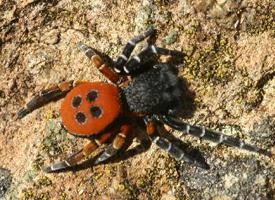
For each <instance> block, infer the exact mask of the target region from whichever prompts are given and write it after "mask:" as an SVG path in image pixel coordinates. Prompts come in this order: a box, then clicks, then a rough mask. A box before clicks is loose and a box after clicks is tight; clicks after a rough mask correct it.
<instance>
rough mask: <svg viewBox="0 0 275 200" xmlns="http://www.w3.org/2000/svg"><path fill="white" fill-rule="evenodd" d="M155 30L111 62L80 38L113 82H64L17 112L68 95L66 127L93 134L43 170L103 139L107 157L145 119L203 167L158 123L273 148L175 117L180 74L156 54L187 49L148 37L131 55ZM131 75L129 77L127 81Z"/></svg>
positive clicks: (73, 161) (78, 156)
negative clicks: (163, 45) (162, 44)
mask: <svg viewBox="0 0 275 200" xmlns="http://www.w3.org/2000/svg"><path fill="white" fill-rule="evenodd" d="M155 33H156V30H155V29H154V28H153V27H151V28H149V29H148V30H147V31H145V32H144V33H143V34H140V35H138V36H136V37H134V38H132V39H131V40H130V41H129V42H128V43H127V44H126V46H125V47H124V49H123V52H122V54H121V55H119V56H118V58H117V60H116V61H115V62H112V63H108V62H107V59H106V58H104V56H102V55H100V53H99V52H98V51H96V50H95V49H93V48H89V47H88V46H86V45H85V44H83V43H79V45H78V47H79V48H80V50H81V51H83V52H84V53H85V55H86V56H87V57H88V58H90V59H91V60H92V62H93V64H94V66H95V67H97V69H98V70H99V71H100V72H101V73H102V74H104V75H105V76H106V77H107V78H108V79H109V80H110V82H111V83H105V82H87V81H68V82H63V83H60V84H58V85H55V86H52V87H50V88H48V89H45V90H42V91H40V92H39V93H38V94H36V95H35V96H34V97H33V98H32V99H31V100H30V101H29V103H27V104H26V106H25V107H23V108H22V109H21V110H20V111H19V112H18V113H17V117H18V118H19V119H21V118H23V117H24V116H26V115H27V114H29V113H30V112H32V111H33V110H35V109H37V108H39V107H42V106H44V105H46V104H47V103H49V102H51V101H56V100H58V99H61V98H63V97H65V99H64V101H63V102H62V104H61V109H60V113H61V118H62V122H63V125H64V127H65V128H66V129H67V130H68V132H70V133H71V134H73V135H75V136H78V137H84V138H87V139H89V143H88V144H87V145H86V146H85V147H84V148H83V149H81V150H80V151H79V152H77V153H74V154H72V155H70V156H68V157H67V158H66V159H65V160H63V161H60V162H57V163H55V164H52V165H50V166H46V167H44V168H43V170H44V171H45V172H55V171H60V170H65V169H68V168H71V167H73V166H77V165H79V163H80V161H81V160H82V159H84V158H85V157H86V156H88V155H89V154H91V153H92V152H94V151H95V150H96V149H97V148H98V147H99V146H100V145H102V144H105V143H107V146H106V148H105V149H104V151H103V152H102V153H101V154H100V155H99V156H98V157H97V158H96V160H95V162H94V163H95V164H98V163H102V162H104V161H107V160H108V159H109V158H111V157H113V156H114V155H116V154H117V153H118V152H119V151H120V150H121V149H123V147H124V146H125V143H126V142H125V141H126V139H127V137H129V135H130V134H131V133H133V125H134V124H135V123H138V122H139V123H140V124H142V125H143V128H144V130H146V132H147V134H148V136H149V138H150V140H151V141H153V142H154V143H155V144H156V145H157V146H158V147H160V148H161V149H163V150H165V151H167V152H168V153H169V154H170V155H171V156H172V157H174V158H175V159H177V160H180V161H185V162H188V163H191V164H194V165H196V166H198V167H201V168H204V169H208V168H209V166H208V164H207V163H205V162H202V161H198V160H197V159H196V158H195V157H194V156H192V155H190V154H189V153H187V152H186V151H185V150H183V149H182V148H180V147H179V146H178V145H177V144H175V143H173V142H171V141H170V140H169V139H167V138H166V137H164V136H163V135H162V134H160V128H159V127H163V126H164V125H168V126H169V127H171V128H173V129H176V130H179V131H182V132H185V133H186V134H190V135H193V136H195V137H199V138H202V139H206V140H210V141H212V142H216V143H223V144H227V145H229V146H234V147H238V148H241V149H245V150H248V151H252V152H257V153H260V154H263V155H266V156H269V157H270V156H271V153H270V152H269V151H267V150H264V149H261V148H258V147H256V146H253V145H250V144H247V143H245V142H244V141H241V140H240V139H238V138H234V137H232V136H228V135H224V134H221V133H218V132H215V131H212V130H208V129H206V128H204V127H202V128H200V127H198V126H193V125H189V124H187V123H185V122H182V121H180V120H178V119H177V118H176V117H175V115H174V113H175V111H176V110H177V108H178V105H179V103H180V100H181V97H182V96H183V93H184V92H183V90H182V88H181V84H180V79H179V78H178V77H177V75H176V73H175V72H174V70H173V68H174V65H169V64H167V63H160V62H155V63H154V62H152V58H156V57H158V56H159V55H170V56H171V57H183V56H184V54H183V53H182V52H179V51H176V50H168V49H165V48H160V47H157V46H155V45H153V44H149V43H148V46H147V47H146V48H145V49H144V50H142V51H141V52H140V53H138V54H137V55H135V56H133V57H130V56H131V53H132V51H133V50H134V48H135V46H136V45H137V44H138V43H139V42H141V41H143V40H145V39H146V38H149V39H150V38H152V37H153V36H154V35H155ZM105 57H106V56H105ZM107 57H108V56H107ZM153 63H154V64H153ZM127 77H131V79H130V80H129V81H127V80H128V79H127Z"/></svg>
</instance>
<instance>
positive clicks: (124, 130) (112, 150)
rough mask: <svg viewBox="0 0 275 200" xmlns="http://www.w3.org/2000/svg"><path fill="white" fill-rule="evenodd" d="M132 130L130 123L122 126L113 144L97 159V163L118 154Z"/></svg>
mask: <svg viewBox="0 0 275 200" xmlns="http://www.w3.org/2000/svg"><path fill="white" fill-rule="evenodd" d="M130 131H131V126H130V125H129V124H124V125H122V126H121V127H120V132H119V133H118V134H117V135H116V137H115V139H114V141H113V142H112V144H110V145H108V146H107V147H106V149H105V151H104V152H103V153H102V154H101V155H100V156H99V157H98V158H97V159H96V160H95V164H99V163H101V162H104V161H106V160H108V159H109V158H111V157H112V156H114V155H116V154H117V153H118V151H119V150H120V149H121V148H122V147H123V146H124V144H125V141H126V137H127V135H128V134H129V133H130Z"/></svg>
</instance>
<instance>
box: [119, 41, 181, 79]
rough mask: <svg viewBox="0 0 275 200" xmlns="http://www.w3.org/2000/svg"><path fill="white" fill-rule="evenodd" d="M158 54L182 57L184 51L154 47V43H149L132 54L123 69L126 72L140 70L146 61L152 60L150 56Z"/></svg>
mask: <svg viewBox="0 0 275 200" xmlns="http://www.w3.org/2000/svg"><path fill="white" fill-rule="evenodd" d="M159 55H170V56H172V57H174V58H183V57H184V56H185V54H184V53H182V52H180V51H177V50H169V49H165V48H160V47H156V46H155V45H150V46H148V47H147V48H146V49H144V50H143V51H141V52H140V53H139V54H138V55H136V56H133V57H132V58H131V59H130V60H129V61H128V62H127V63H126V64H125V65H124V66H123V71H124V72H125V73H126V74H131V73H135V72H136V71H138V70H140V68H142V67H143V66H144V65H145V64H146V63H147V62H148V61H151V60H152V57H157V56H159Z"/></svg>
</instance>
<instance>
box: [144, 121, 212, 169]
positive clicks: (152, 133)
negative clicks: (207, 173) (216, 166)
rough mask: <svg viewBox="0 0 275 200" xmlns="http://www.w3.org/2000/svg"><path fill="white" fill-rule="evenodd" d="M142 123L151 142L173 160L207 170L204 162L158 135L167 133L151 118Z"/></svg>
mask: <svg viewBox="0 0 275 200" xmlns="http://www.w3.org/2000/svg"><path fill="white" fill-rule="evenodd" d="M144 123H145V124H146V132H147V134H148V136H149V138H150V139H151V141H152V142H154V143H155V144H156V145H157V146H158V147H159V148H161V149H163V150H165V151H167V152H168V153H169V155H171V156H172V157H173V158H175V159H176V160H178V161H185V162H187V163H190V164H193V165H195V166H197V167H200V168H203V169H209V165H208V164H207V163H206V162H205V161H204V160H201V159H197V157H196V156H195V157H194V156H193V155H191V154H189V153H187V152H185V151H184V150H183V149H181V148H180V147H178V146H177V145H176V144H175V143H172V142H171V141H169V140H168V139H167V138H164V137H163V136H162V134H160V133H163V134H167V133H166V132H167V131H166V130H165V129H164V127H163V125H162V124H161V125H160V124H156V123H154V119H153V118H152V116H147V117H145V118H144Z"/></svg>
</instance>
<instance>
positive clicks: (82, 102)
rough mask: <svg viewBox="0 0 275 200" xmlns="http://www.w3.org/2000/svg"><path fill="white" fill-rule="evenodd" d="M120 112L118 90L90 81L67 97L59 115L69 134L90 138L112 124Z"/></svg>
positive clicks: (111, 86)
mask: <svg viewBox="0 0 275 200" xmlns="http://www.w3.org/2000/svg"><path fill="white" fill-rule="evenodd" d="M121 109H122V107H121V102H120V94H119V90H118V88H117V87H115V86H114V85H111V84H107V83H103V82H93V83H90V82H87V83H82V84H80V85H78V86H77V87H75V88H74V89H72V90H71V91H70V92H69V93H68V94H67V96H66V97H65V99H64V101H63V102H62V105H61V110H60V112H61V117H62V120H63V123H64V126H65V127H66V129H67V130H68V131H69V132H71V133H72V134H74V135H79V136H90V135H94V134H97V133H99V132H101V131H103V130H104V129H105V128H106V127H107V126H108V125H110V124H111V123H112V122H113V121H114V120H115V119H116V118H117V117H118V115H119V114H120V113H121Z"/></svg>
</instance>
